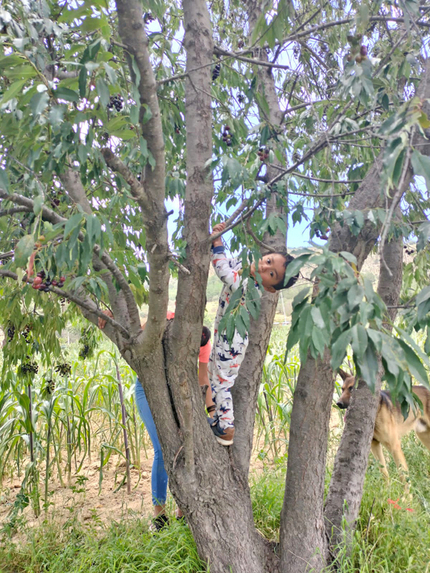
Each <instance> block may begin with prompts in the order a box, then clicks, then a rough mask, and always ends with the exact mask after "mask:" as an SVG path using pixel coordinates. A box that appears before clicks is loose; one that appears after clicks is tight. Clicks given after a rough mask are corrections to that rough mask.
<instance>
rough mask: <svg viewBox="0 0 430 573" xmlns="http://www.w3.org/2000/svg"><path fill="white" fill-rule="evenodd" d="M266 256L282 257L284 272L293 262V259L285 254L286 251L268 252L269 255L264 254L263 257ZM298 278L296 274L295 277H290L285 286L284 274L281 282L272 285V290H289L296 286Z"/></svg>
mask: <svg viewBox="0 0 430 573" xmlns="http://www.w3.org/2000/svg"><path fill="white" fill-rule="evenodd" d="M266 255H282V256H283V257H284V259H285V263H284V266H285V270H286V269H287V267H288V265H289V264H290V263H291V261H294V257H292V256H291V255H289V254H288V253H287V251H270V253H264V256H266ZM298 278H299V273H297V274H296V275H294V276H293V277H291V278H290V279H289V281H288V282H287V283H286V284H284V279H285V273H284V276H283V277H282V278H281V280H280V281H279V282H278V283H277V284H276V285H273V288H274V289H275V290H282V289H284V288H290V287H292V286H293V285H295V284H296V282H297V279H298Z"/></svg>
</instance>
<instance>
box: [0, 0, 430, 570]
mask: <svg viewBox="0 0 430 573" xmlns="http://www.w3.org/2000/svg"><path fill="white" fill-rule="evenodd" d="M345 10H347V13H346V12H345ZM429 13H430V6H427V5H425V4H420V3H418V2H416V1H415V0H399V2H370V1H362V2H356V1H353V2H351V3H350V4H349V5H348V7H347V8H346V9H345V4H344V3H340V2H337V1H334V0H331V1H329V2H326V3H324V4H321V6H316V5H315V3H314V2H311V1H307V2H300V3H299V2H294V3H292V2H286V1H285V0H280V1H279V2H273V3H271V2H269V3H267V2H264V3H262V2H253V1H251V0H245V2H235V1H233V2H231V3H224V2H222V1H219V2H218V1H217V2H213V3H211V4H210V5H209V6H208V5H207V4H206V3H205V2H203V1H202V0H184V2H183V4H182V6H180V5H178V4H177V3H174V2H149V1H148V2H145V1H142V2H139V1H138V0H117V1H116V2H115V4H113V3H109V2H106V0H92V1H91V2H87V1H81V2H66V1H65V0H64V1H54V0H38V1H36V0H35V1H32V0H19V1H18V0H4V1H3V4H2V7H1V10H0V30H1V36H0V38H1V42H2V44H3V55H2V56H1V57H0V74H1V100H0V112H1V130H0V132H1V135H0V154H1V170H0V199H1V205H0V248H1V250H2V252H3V254H1V255H0V257H1V262H2V266H1V268H0V276H2V277H3V282H2V286H1V292H2V296H1V300H0V311H1V315H2V317H3V322H4V324H5V325H6V324H7V323H8V322H9V324H10V325H11V327H12V326H14V325H16V327H17V328H20V327H21V326H22V325H25V324H28V323H29V322H31V323H32V328H33V339H34V344H32V345H26V344H25V342H24V341H23V340H22V339H21V338H17V337H13V336H12V337H11V338H10V340H9V342H7V344H6V345H5V348H4V357H5V360H4V365H5V375H4V377H3V381H4V382H3V383H6V384H7V380H8V378H7V375H6V371H7V368H9V367H10V365H11V364H17V363H20V362H21V363H25V361H26V356H28V355H29V354H31V353H34V354H37V353H38V355H39V357H40V360H45V361H46V362H49V361H50V360H51V359H52V354H53V353H55V351H59V349H58V341H57V337H56V333H58V331H59V330H60V329H61V327H62V326H63V325H64V323H65V321H66V320H67V318H68V313H72V312H73V311H74V309H79V311H80V312H82V314H83V315H84V316H85V317H86V318H87V319H88V320H89V321H90V322H92V323H94V324H97V323H98V320H99V319H100V318H104V319H105V320H106V321H107V324H106V327H105V329H104V333H105V334H106V336H107V337H108V338H109V339H110V340H112V341H113V342H114V344H116V345H117V347H118V349H119V351H120V353H121V355H122V357H123V358H124V359H125V360H126V361H127V362H128V364H129V365H130V366H131V367H132V368H133V369H134V370H135V371H136V373H137V374H138V376H139V379H140V380H141V381H142V384H143V386H144V389H145V392H146V394H147V397H148V401H149V404H150V407H151V410H152V413H153V416H154V420H155V424H156V427H157V431H158V433H159V436H160V441H161V445H162V449H163V455H164V459H165V462H166V469H167V472H168V474H169V478H170V488H171V491H172V493H173V495H174V497H175V499H176V501H177V502H178V504H179V506H180V507H181V508H182V509H183V511H184V512H185V514H186V516H187V520H188V523H189V525H190V528H191V531H192V533H193V535H194V538H195V541H196V543H197V547H198V550H199V553H200V555H201V557H202V558H203V559H205V560H207V561H208V562H209V563H210V569H211V572H212V573H218V572H225V571H230V570H231V571H234V572H235V573H240V572H246V573H260V572H261V571H265V570H267V571H275V570H276V569H277V568H278V567H280V568H281V569H282V571H285V572H287V571H288V573H296V572H301V571H307V570H309V569H310V568H313V569H312V570H314V571H321V570H322V569H323V568H324V567H325V566H326V565H327V564H328V563H329V562H330V560H331V556H332V555H333V553H332V552H330V543H331V542H330V540H332V541H336V540H337V539H338V537H339V536H338V532H339V530H340V527H341V523H342V519H343V517H345V518H346V523H348V524H350V526H351V527H350V529H351V531H352V530H353V527H354V522H355V519H356V517H357V513H358V508H359V505H360V501H361V495H362V488H363V481H364V473H365V469H366V463H367V456H368V453H369V448H370V440H371V436H372V431H373V429H372V428H373V426H372V424H373V422H374V416H375V412H376V397H377V392H376V394H375V395H373V394H372V393H371V391H370V390H368V388H370V389H371V390H375V389H376V390H378V388H379V387H380V383H381V377H382V376H384V377H385V380H386V381H387V383H388V385H389V387H390V389H391V390H392V391H393V393H394V395H395V396H396V397H397V398H398V399H399V400H400V401H401V403H402V405H403V406H404V407H407V403H408V399H410V398H409V396H410V384H411V379H412V376H414V377H415V378H417V379H418V380H419V381H420V382H421V383H424V384H428V382H427V374H426V371H425V368H424V366H423V363H422V361H424V362H425V363H426V364H427V365H428V357H427V356H426V355H425V354H424V353H422V352H421V351H420V349H419V348H418V347H417V346H416V345H415V343H414V341H413V339H412V338H411V337H410V336H409V334H408V332H410V331H408V330H407V328H405V329H403V330H401V331H400V330H397V331H396V336H395V337H394V336H392V335H391V334H390V327H389V322H390V320H391V321H392V320H393V317H394V314H393V313H391V319H390V317H389V313H388V311H387V305H388V307H397V306H398V302H397V300H398V296H399V290H400V285H401V270H402V252H403V248H402V246H403V245H402V241H403V239H404V238H410V237H411V238H412V239H411V240H413V239H414V238H416V239H417V240H418V242H417V249H418V252H417V254H416V256H415V258H414V263H413V266H411V268H410V273H409V274H408V281H409V282H407V284H406V286H407V290H406V291H405V295H404V298H403V299H402V303H407V304H406V306H407V312H408V316H407V318H408V325H409V327H410V328H411V327H412V326H414V327H415V328H416V329H417V330H421V329H425V328H427V329H428V324H429V310H430V287H428V286H426V287H425V288H424V289H423V290H421V289H422V286H423V284H426V282H425V280H427V279H425V277H426V276H427V272H428V266H429V264H428V263H429V251H428V236H429V233H430V224H429V222H428V219H427V217H428V208H429V205H428V186H429V185H430V159H429V155H430V149H429V145H428V139H427V136H428V129H429V127H430V121H429V119H428V116H427V113H428V104H427V100H428V98H429V97H430V81H429V74H430V66H429V63H428V60H427V59H426V58H427V49H428V48H427V42H428V29H429V26H430V20H429V17H428V15H429ZM414 175H418V176H420V177H422V178H423V181H424V183H425V186H424V183H421V184H417V180H416V179H414ZM167 199H170V200H172V201H173V204H174V205H175V207H174V208H173V209H170V207H166V205H167V203H166V200H167ZM169 205H170V203H169ZM306 207H311V208H312V209H313V216H312V218H311V219H308V215H307V212H306ZM168 209H170V210H169V211H168ZM169 219H170V220H173V219H174V225H175V231H174V233H173V236H172V238H171V240H169V237H168V224H167V222H168V220H169ZM221 219H224V220H226V221H227V223H228V225H227V229H232V231H233V239H232V241H231V249H232V250H233V251H235V252H239V253H243V254H244V260H245V261H246V255H247V253H249V252H251V253H253V254H254V256H256V255H257V256H258V252H261V249H263V248H264V246H269V247H271V248H280V247H283V246H285V243H286V234H287V222H288V221H291V222H292V223H293V224H294V223H298V222H300V221H303V220H308V222H309V229H310V238H313V237H319V238H323V239H326V240H327V246H326V247H324V248H323V249H321V250H320V251H318V252H315V251H313V252H312V251H311V252H308V253H304V254H302V255H300V256H298V257H297V259H296V261H295V262H294V263H293V264H292V265H290V267H289V269H290V270H289V272H290V274H294V273H296V272H298V271H299V270H300V269H301V268H302V266H303V265H304V264H311V265H313V267H314V270H313V274H312V278H313V279H315V285H314V290H313V293H312V296H311V294H310V293H309V289H305V290H302V291H300V293H299V294H298V295H297V296H296V298H295V299H294V302H293V316H292V326H291V329H290V334H289V337H288V341H287V349H288V350H289V349H291V347H292V346H293V345H295V344H296V343H299V345H300V356H301V360H302V368H301V371H300V376H299V379H298V384H297V388H296V391H295V396H294V405H293V412H292V423H291V438H290V447H289V455H288V471H287V481H286V495H285V502H284V509H283V512H282V516H281V535H280V541H281V552H280V555H281V557H280V559H279V557H278V556H277V554H276V555H275V554H274V552H273V548H272V547H271V546H270V545H268V544H267V543H265V540H264V539H263V538H262V537H261V536H260V535H259V534H258V532H257V531H256V529H255V527H254V522H253V516H252V507H251V500H250V496H249V487H248V480H247V478H248V471H249V463H250V454H251V447H252V436H253V425H254V418H255V407H256V400H257V395H258V388H259V385H260V380H261V372H262V367H263V362H264V358H265V354H266V349H267V344H268V341H269V336H270V332H271V328H272V323H273V316H274V312H275V308H276V302H277V296H275V295H270V294H265V295H264V296H263V297H262V301H261V308H260V310H259V313H258V318H257V311H258V309H256V308H254V307H250V308H248V310H249V313H250V315H251V317H250V316H249V315H248V313H245V314H244V313H238V312H236V311H235V309H232V311H231V316H232V317H233V318H232V319H231V320H234V321H235V325H236V328H238V329H242V330H243V329H244V328H247V327H248V323H249V327H250V346H249V348H248V354H247V359H246V361H245V363H244V365H243V366H242V368H241V371H240V375H239V378H238V380H237V382H236V385H235V388H234V400H235V411H236V423H237V425H236V435H235V444H234V446H233V447H232V448H229V449H227V448H222V447H221V446H218V445H217V444H216V442H215V440H214V438H213V436H212V434H211V431H210V429H209V427H208V425H207V422H206V420H205V417H204V413H203V408H202V403H201V394H200V391H199V386H198V382H197V371H196V368H197V366H196V365H197V355H198V348H199V341H200V333H201V325H202V320H203V313H204V304H205V289H206V282H207V275H208V268H209V247H210V242H209V241H208V234H209V230H210V226H211V224H213V223H215V222H217V221H219V220H221ZM375 245H376V246H377V248H378V249H379V253H380V256H381V265H382V266H381V278H380V284H379V295H378V294H377V293H374V292H373V289H372V286H371V284H370V283H369V282H368V281H366V280H363V279H362V278H361V277H360V269H361V267H362V264H363V262H364V260H365V258H366V257H367V255H368V254H369V252H370V251H371V250H372V249H373V248H374V247H375ZM172 273H174V274H177V276H178V293H177V298H176V316H175V320H174V323H173V327H172V328H171V331H170V336H168V337H167V339H164V341H163V333H164V329H165V316H166V310H167V304H168V284H169V276H170V274H172ZM412 278H413V279H414V280H413V281H412ZM63 279H64V280H63ZM60 299H66V300H67V301H69V302H71V303H72V304H71V305H70V308H69V310H67V311H66V313H64V312H62V310H61V305H60V302H59V301H60ZM144 300H145V301H146V302H147V303H148V305H149V311H148V321H147V326H146V328H145V330H144V331H142V330H141V327H140V317H139V306H140V305H141V304H142V302H143V301H144ZM384 301H385V302H384ZM106 308H109V309H111V311H112V313H113V318H110V317H106V315H105V314H104V311H105V309H106ZM388 310H391V311H393V310H395V309H393V308H389V309H388ZM405 320H406V318H405ZM350 344H351V345H352V350H353V354H354V362H355V366H356V369H357V375H358V377H360V378H361V379H362V380H363V381H364V382H361V383H360V386H359V391H358V392H357V396H356V399H355V403H353V404H352V406H351V413H350V415H349V416H348V418H349V419H351V421H354V422H355V424H356V425H355V426H354V430H357V429H359V432H358V433H357V434H356V435H355V438H354V440H355V441H354V448H349V449H348V451H347V453H346V454H345V451H343V450H342V451H343V454H345V455H347V458H345V455H344V456H343V457H342V456H341V455H340V456H339V458H338V461H337V463H336V466H335V471H334V477H333V480H332V484H331V487H330V492H329V497H328V501H327V507H326V509H324V507H323V499H324V478H325V465H326V450H327V436H328V421H329V415H330V408H331V401H332V394H333V369H336V368H337V367H339V366H340V364H341V363H342V360H343V358H344V356H345V353H346V349H347V347H348V345H350ZM429 346H430V343H429V337H428V336H427V341H426V352H427V353H428V351H429ZM30 347H31V348H30ZM168 383H169V385H170V390H171V392H169V388H168ZM366 384H367V385H366ZM366 408H368V410H366ZM351 427H352V424H347V426H346V438H345V440H346V439H347V437H348V436H349V437H351V432H352V429H351ZM348 432H349V433H348ZM358 434H360V435H358ZM345 440H343V443H344V442H345ZM342 447H343V446H342V445H341V448H342ZM345 459H347V460H348V463H346V464H345V463H344V461H345ZM346 485H347V486H348V487H346ZM345 501H346V502H347V504H345V503H344V502H345ZM345 507H347V510H346V513H345V514H344V511H345Z"/></svg>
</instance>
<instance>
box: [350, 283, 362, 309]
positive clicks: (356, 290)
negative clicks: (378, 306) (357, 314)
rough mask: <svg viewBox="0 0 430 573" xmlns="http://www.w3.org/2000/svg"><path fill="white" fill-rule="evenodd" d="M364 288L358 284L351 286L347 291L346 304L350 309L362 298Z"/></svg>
mask: <svg viewBox="0 0 430 573" xmlns="http://www.w3.org/2000/svg"><path fill="white" fill-rule="evenodd" d="M363 296H364V289H363V287H361V286H360V285H357V284H356V285H354V286H352V287H351V288H350V289H349V291H348V306H349V308H350V310H351V311H352V310H353V309H354V308H355V307H356V306H358V305H359V304H360V302H361V301H362V300H363Z"/></svg>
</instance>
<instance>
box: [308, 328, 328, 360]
mask: <svg viewBox="0 0 430 573" xmlns="http://www.w3.org/2000/svg"><path fill="white" fill-rule="evenodd" d="M312 342H313V344H314V346H315V348H316V350H317V351H318V354H319V355H320V356H322V355H323V354H324V349H325V347H326V344H327V337H326V336H325V334H324V331H323V330H321V329H320V328H318V327H314V328H313V329H312Z"/></svg>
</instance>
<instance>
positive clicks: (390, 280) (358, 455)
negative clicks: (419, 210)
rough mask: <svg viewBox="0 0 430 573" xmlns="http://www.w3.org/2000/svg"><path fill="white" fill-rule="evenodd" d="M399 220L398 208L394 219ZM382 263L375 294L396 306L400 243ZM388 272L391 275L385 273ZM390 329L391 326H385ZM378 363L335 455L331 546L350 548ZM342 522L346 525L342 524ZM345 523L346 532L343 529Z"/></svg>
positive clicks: (395, 241) (362, 386) (328, 514)
mask: <svg viewBox="0 0 430 573" xmlns="http://www.w3.org/2000/svg"><path fill="white" fill-rule="evenodd" d="M400 218H401V213H400V209H399V208H397V212H396V219H397V221H399V220H400ZM384 258H385V263H386V265H385V264H384V263H383V261H382V260H381V261H380V269H379V283H378V293H379V295H380V296H381V298H382V300H383V301H384V302H385V304H386V305H387V306H396V305H397V304H398V300H399V295H400V289H401V286H402V275H403V240H402V237H398V238H392V240H391V241H389V242H388V243H387V245H386V246H385V249H384ZM387 267H388V269H390V271H391V272H389V271H388V269H387ZM388 312H389V316H390V321H394V320H395V318H396V314H397V310H396V309H395V308H390V309H389V310H388ZM386 328H388V329H390V324H389V323H387V324H386ZM382 375H383V368H382V363H381V362H380V366H379V373H378V377H377V384H376V388H375V393H372V392H371V390H370V389H369V387H368V386H367V384H366V383H365V381H363V380H360V381H359V383H358V387H357V389H356V390H355V391H354V393H353V397H352V400H351V405H350V408H349V409H348V415H347V416H346V423H345V429H344V431H343V434H342V438H341V443H340V446H339V449H338V451H337V454H336V459H335V464H334V470H333V474H332V479H331V482H330V488H329V492H328V495H327V500H326V507H325V512H324V515H325V519H326V528H327V534H328V536H329V538H330V542H331V544H332V545H333V546H336V545H338V544H339V543H340V542H341V541H343V540H345V541H346V542H347V544H350V542H351V540H352V533H353V530H354V526H355V522H356V520H357V517H358V512H359V510H360V504H361V498H362V496H363V486H364V478H365V474H366V468H367V463H368V459H369V452H370V444H371V442H372V436H373V429H374V426H375V418H376V412H377V410H378V404H379V392H380V389H381V376H382ZM343 520H345V521H343ZM343 523H345V525H346V531H344V530H343V528H342V525H343Z"/></svg>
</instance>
